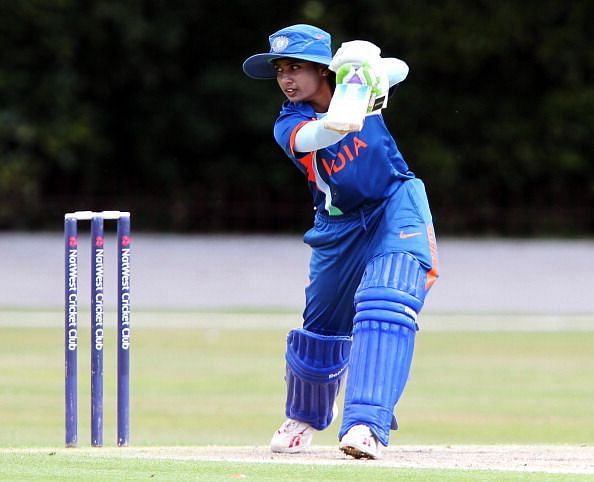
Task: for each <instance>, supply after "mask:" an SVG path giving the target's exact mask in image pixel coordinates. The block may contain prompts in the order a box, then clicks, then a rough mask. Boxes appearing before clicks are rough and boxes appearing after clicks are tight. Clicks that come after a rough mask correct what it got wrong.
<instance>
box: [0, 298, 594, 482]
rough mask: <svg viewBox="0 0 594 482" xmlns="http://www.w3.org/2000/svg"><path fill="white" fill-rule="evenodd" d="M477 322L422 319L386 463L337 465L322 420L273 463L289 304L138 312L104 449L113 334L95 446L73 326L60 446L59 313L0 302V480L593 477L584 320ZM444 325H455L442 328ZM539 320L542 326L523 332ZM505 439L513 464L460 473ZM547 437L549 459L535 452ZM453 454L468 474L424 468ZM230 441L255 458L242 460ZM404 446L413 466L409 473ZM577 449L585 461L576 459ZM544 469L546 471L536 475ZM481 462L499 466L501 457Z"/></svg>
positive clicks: (291, 316) (593, 396)
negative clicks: (125, 419)
mask: <svg viewBox="0 0 594 482" xmlns="http://www.w3.org/2000/svg"><path fill="white" fill-rule="evenodd" d="M482 318H485V316H484V315H476V316H472V315H468V314H467V315H465V316H460V317H456V316H454V315H450V317H449V318H448V317H445V318H440V317H438V316H435V315H434V316H431V315H427V316H426V317H425V322H426V329H425V330H423V331H421V332H420V334H419V337H418V342H417V352H416V354H415V360H414V366H413V371H412V376H411V380H410V383H409V386H408V387H407V390H406V393H405V396H404V399H403V400H402V402H401V403H400V405H399V408H398V411H397V414H396V415H397V417H398V419H399V422H400V427H401V429H400V430H399V431H398V432H396V433H395V434H394V435H393V436H392V443H393V447H394V448H393V449H391V451H389V452H388V454H387V457H386V459H387V462H390V460H392V461H393V462H394V463H393V464H391V466H387V465H390V464H386V460H385V461H384V462H383V463H379V462H378V463H374V462H369V461H367V462H361V461H352V460H345V459H344V458H342V457H341V456H340V454H339V453H338V451H335V449H334V447H335V446H336V429H337V428H336V427H334V426H333V427H331V429H329V430H328V431H327V432H324V433H321V434H318V436H317V437H316V439H315V444H316V446H319V447H318V450H319V453H318V456H317V457H315V454H312V458H311V459H310V460H301V461H299V460H298V459H293V460H290V459H289V460H287V457H286V456H284V457H280V458H278V457H277V458H271V457H270V454H268V452H267V451H266V449H265V446H266V444H267V443H268V441H269V438H270V435H271V430H273V429H274V428H276V426H277V425H278V424H279V423H280V422H281V421H282V420H283V413H282V407H283V404H284V400H283V397H284V392H283V370H284V364H283V353H284V337H285V334H286V331H287V329H288V328H290V326H291V325H292V324H293V322H294V321H293V320H295V319H298V313H293V312H253V311H252V312H234V313H229V312H204V311H184V312H177V313H176V312H170V311H167V312H162V313H159V312H155V311H151V312H137V313H135V330H134V337H133V348H132V350H133V351H132V390H131V391H132V430H131V432H132V437H131V445H132V446H131V447H130V448H128V449H115V448H114V446H115V443H114V442H115V419H114V416H115V415H114V407H115V389H114V376H113V374H114V372H115V354H114V350H113V348H114V347H113V345H114V343H113V337H115V332H114V330H113V329H111V330H109V331H108V341H107V346H106V354H105V372H106V373H105V400H106V407H105V442H106V447H105V448H103V449H93V450H89V449H88V448H87V447H88V441H89V395H88V391H89V376H88V374H89V351H88V343H87V342H86V340H87V339H88V336H89V333H88V330H84V329H83V330H81V334H80V336H81V348H80V353H79V373H80V374H81V378H80V380H79V385H80V386H79V391H80V399H79V419H80V427H79V441H80V443H79V445H80V447H81V449H70V450H65V449H63V448H62V447H63V441H64V420H63V417H64V406H63V404H64V402H63V382H64V378H63V377H64V373H63V371H64V366H63V359H64V352H63V331H62V321H61V320H62V313H61V312H60V311H59V310H52V311H39V310H38V311H21V310H3V311H0V363H1V365H0V366H2V370H1V371H0V417H1V426H2V430H1V431H0V459H1V460H2V474H0V479H3V480H63V479H65V478H68V479H69V480H88V479H89V478H91V476H92V478H93V479H94V480H123V479H126V480H140V479H145V478H148V477H149V476H150V477H156V478H158V479H160V480H173V479H177V480H209V481H210V480H229V479H232V478H245V479H247V480H361V479H366V480H457V481H458V480H488V481H490V480H498V481H500V480H527V481H536V480H538V481H545V480H551V481H557V480H594V462H592V456H594V450H593V444H594V440H593V435H592V433H593V427H594V411H593V410H592V400H594V377H593V376H592V374H593V373H594V359H593V358H592V356H591V354H592V347H593V346H594V331H590V330H589V328H590V327H592V326H593V322H594V320H593V319H592V318H590V317H587V316H582V317H578V316H576V317H567V318H565V319H563V318H561V317H558V316H557V317H555V318H554V319H548V320H546V319H545V320H544V324H543V323H535V321H537V319H538V318H537V319H534V318H531V317H521V316H517V317H514V316H513V315H508V316H491V317H487V318H486V320H485V321H486V322H485V323H483V322H482ZM455 319H458V320H459V323H458V324H457V325H456V324H454V325H452V323H448V320H455ZM489 326H492V327H496V326H498V327H500V328H501V327H503V328H504V330H503V331H501V330H491V329H488V327H489ZM538 326H541V327H542V326H548V329H547V330H546V331H542V330H540V331H535V330H534V328H535V327H538ZM481 327H482V328H481ZM485 327H487V329H485ZM506 327H507V328H506ZM110 332H111V334H112V335H113V337H112V340H111V342H110V340H109V333H110ZM509 444H513V445H521V446H522V447H525V446H531V447H533V449H534V451H533V452H529V453H528V454H524V455H523V456H524V457H526V458H525V459H524V460H523V464H522V463H521V462H522V460H519V461H518V460H516V463H517V464H519V467H520V472H498V471H496V472H493V471H477V470H473V469H472V468H473V467H474V468H475V469H476V468H481V465H480V461H481V460H482V461H486V460H487V458H488V457H487V454H488V450H486V451H485V452H484V453H483V454H482V455H481V452H480V450H479V451H478V453H477V449H476V448H477V446H479V445H480V446H485V445H486V446H493V445H496V446H497V447H499V450H502V447H504V445H505V446H508V445H509ZM209 446H223V447H224V448H225V450H233V447H236V453H235V455H234V452H223V455H219V457H218V458H217V457H211V461H207V460H209V459H208V458H204V457H203V456H202V457H201V454H202V455H204V453H203V451H204V449H205V447H209ZM399 446H400V447H402V450H401V451H400V452H399V451H398V447H399ZM548 446H553V447H554V448H555V447H557V448H558V449H559V450H561V452H551V453H550V454H549V455H548V456H547V455H546V450H547V447H548ZM574 446H575V450H565V452H563V449H564V447H565V448H567V447H574ZM172 447H179V448H177V449H175V448H172ZM240 447H243V449H240ZM415 447H417V448H418V450H414V448H415ZM464 447H467V448H466V449H464V450H466V456H467V457H470V459H468V460H466V464H465V465H464V463H463V464H462V465H459V467H461V468H465V469H466V470H463V471H461V470H450V469H447V470H446V469H445V468H444V467H448V465H447V464H445V465H443V466H441V468H440V467H439V466H438V467H437V468H431V466H430V465H429V464H428V463H429V462H430V461H431V459H432V458H435V459H436V458H437V456H438V455H439V454H440V453H441V456H442V457H443V458H444V460H445V461H447V460H448V458H449V459H451V458H454V459H455V458H456V457H458V456H460V454H459V452H462V454H464V453H465V452H464V450H457V448H464ZM472 447H475V449H472ZM522 447H518V449H517V452H518V453H521V450H522ZM539 448H540V449H539ZM241 450H243V451H244V452H243V453H244V455H245V454H246V453H247V454H249V453H252V452H253V455H254V456H255V457H256V458H255V459H254V458H250V457H248V456H245V457H241V456H239V455H238V454H241V453H242V452H241ZM448 450H449V452H448ZM246 451H247V452H246ZM407 451H408V452H407ZM432 451H433V452H432ZM440 451H441V452H440ZM444 451H445V452H444ZM473 452H474V455H472V453H473ZM444 453H445V456H444ZM511 453H512V454H513V451H512V452H511ZM560 453H561V454H563V453H564V454H565V456H566V457H578V458H576V459H575V460H576V462H575V464H577V465H576V466H573V465H572V459H569V460H565V461H563V460H557V464H556V465H555V464H553V465H550V464H549V465H547V466H544V465H542V464H543V463H544V462H545V461H544V460H539V457H540V459H546V458H547V457H549V458H550V457H557V456H559V454H560ZM572 453H573V455H571V454H572ZM584 453H585V455H584ZM258 454H260V455H259V457H260V458H259V459H258ZM403 454H408V456H409V457H408V458H410V460H411V461H414V460H421V461H423V462H424V463H422V464H421V463H420V464H417V467H416V468H415V464H414V463H412V462H411V463H409V464H408V465H409V466H410V467H408V468H406V467H407V457H403ZM535 454H540V455H538V456H537V455H535ZM543 454H544V455H543ZM580 454H581V455H580ZM495 455H497V454H495ZM508 455H509V454H508ZM579 456H581V457H586V458H584V460H582V461H579V460H578V459H579ZM587 457H590V460H589V461H588V460H586V459H587ZM499 458H500V459H501V460H504V459H505V457H504V455H502V454H500V457H499ZM518 458H519V456H518V457H516V459H518ZM494 459H495V460H494V462H497V460H496V459H497V457H494ZM398 461H399V464H400V465H399V464H398V463H396V462H398ZM255 462H258V463H255ZM262 462H265V463H262ZM287 462H300V463H299V465H296V464H295V463H290V464H288V463H287ZM450 462H451V460H450ZM553 462H554V461H553ZM477 463H478V464H477ZM539 464H540V465H539ZM580 464H581V465H580ZM451 466H452V464H451V463H450V465H449V467H451ZM469 466H470V467H469ZM578 466H579V467H578ZM419 467H425V468H419ZM543 467H544V468H545V469H546V470H547V471H548V473H547V474H544V473H542V472H539V470H544V469H543ZM580 467H581V469H580V470H577V469H579V468H580ZM492 468H495V469H501V468H502V467H501V463H499V464H497V463H495V465H494V466H493V467H492ZM503 468H507V469H513V468H514V467H511V466H510V467H503ZM516 468H517V467H516ZM535 471H536V472H535ZM557 472H558V473H557ZM572 472H574V473H573V474H572V475H568V474H569V473H572ZM575 472H582V474H579V473H575ZM588 474H590V475H588Z"/></svg>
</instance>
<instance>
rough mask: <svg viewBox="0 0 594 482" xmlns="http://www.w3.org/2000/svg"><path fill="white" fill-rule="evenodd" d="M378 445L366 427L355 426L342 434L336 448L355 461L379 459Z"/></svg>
mask: <svg viewBox="0 0 594 482" xmlns="http://www.w3.org/2000/svg"><path fill="white" fill-rule="evenodd" d="M380 445H381V444H380V442H379V441H378V440H377V438H376V437H375V435H373V434H372V433H371V430H369V427H368V426H367V425H355V426H354V427H351V428H350V430H349V431H348V432H347V433H345V434H344V437H342V439H341V440H340V443H339V445H338V448H339V449H340V450H342V451H343V452H344V453H345V454H347V455H350V456H351V457H354V458H356V459H379V458H380V451H381V450H380Z"/></svg>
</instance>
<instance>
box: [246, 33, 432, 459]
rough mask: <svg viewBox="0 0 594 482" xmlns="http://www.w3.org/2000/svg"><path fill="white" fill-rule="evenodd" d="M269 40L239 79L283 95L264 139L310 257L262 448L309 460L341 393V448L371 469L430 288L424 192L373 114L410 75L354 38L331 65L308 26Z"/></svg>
mask: <svg viewBox="0 0 594 482" xmlns="http://www.w3.org/2000/svg"><path fill="white" fill-rule="evenodd" d="M269 41H270V51H269V52H267V53H260V54H256V55H253V56H251V57H249V58H248V59H246V60H245V62H244V63H243V70H244V72H245V73H246V74H247V75H248V76H249V77H251V78H254V79H276V81H277V83H278V86H279V87H280V89H281V90H282V92H283V93H284V95H285V96H286V99H287V100H286V101H285V102H284V103H283V105H282V108H281V111H280V114H279V116H278V118H277V120H276V122H275V124H274V138H275V140H276V142H277V143H278V145H279V146H280V147H281V148H282V150H283V151H284V153H285V154H286V155H287V157H288V158H289V159H290V160H291V161H292V162H293V163H294V164H295V166H296V167H297V168H298V169H299V170H300V171H301V172H302V173H303V174H304V176H305V177H306V179H307V183H308V185H309V188H310V190H311V194H312V197H313V204H314V210H315V215H314V222H313V227H312V228H311V229H310V230H309V231H307V232H306V233H305V236H304V241H305V243H307V244H308V245H309V246H310V247H311V249H312V252H311V260H310V265H309V278H310V279H309V285H308V286H307V287H306V290H305V295H306V303H305V309H304V312H303V324H302V327H301V328H297V329H294V330H292V331H290V332H289V334H288V337H287V347H286V356H285V358H286V376H285V381H286V389H287V398H286V406H285V414H286V417H287V420H286V421H285V422H284V423H283V424H282V425H281V426H280V428H279V429H278V430H277V431H276V432H275V433H274V435H273V437H272V440H271V449H272V451H273V452H283V453H296V452H301V451H304V450H306V449H307V448H308V447H309V446H310V444H311V442H312V436H313V435H314V433H315V432H316V431H319V430H324V429H326V428H327V427H328V426H329V425H330V424H331V423H332V422H333V421H334V420H335V419H336V418H337V404H336V397H337V395H338V393H339V389H340V388H341V385H343V384H345V387H346V388H345V400H344V410H343V416H342V424H341V426H340V429H339V432H338V438H339V448H340V450H342V451H343V452H344V453H346V454H347V455H350V456H352V457H355V458H370V459H375V458H379V457H380V456H381V452H380V449H381V447H382V446H387V445H388V443H389V435H390V429H396V428H397V425H396V420H395V418H394V415H393V413H394V409H395V406H396V404H397V402H398V400H399V399H400V397H401V395H402V392H403V390H404V387H405V385H406V382H407V379H408V376H409V372H410V366H411V361H412V357H413V351H414V345H415V335H416V332H417V330H418V324H417V317H418V315H419V312H420V311H421V308H422V307H423V303H424V300H425V296H426V294H427V292H428V290H429V288H430V287H431V285H432V284H433V283H434V281H435V280H436V279H437V276H438V273H437V247H436V242H435V235H434V230H433V223H432V217H431V212H430V210H429V205H428V202H427V196H426V193H425V188H424V185H423V183H422V182H421V181H420V180H419V179H418V178H416V177H415V175H414V174H413V172H411V171H410V170H409V167H408V165H407V164H406V162H405V160H404V158H403V156H402V154H401V152H400V151H399V149H398V146H397V145H396V141H395V140H394V138H393V137H392V135H391V134H390V132H389V131H388V129H387V127H386V125H385V123H384V119H383V117H382V114H381V110H382V109H383V108H385V107H386V106H387V100H388V96H389V94H390V93H391V92H392V91H393V90H394V87H395V86H396V84H398V83H400V82H402V81H403V80H404V79H405V78H406V76H407V74H408V66H407V65H406V64H405V63H404V62H403V61H401V60H398V59H395V58H382V57H381V55H380V53H381V51H380V49H379V48H378V47H377V46H376V45H374V44H372V43H370V42H366V41H361V40H354V41H351V42H345V43H343V45H342V46H341V48H340V49H338V51H337V52H336V54H334V55H333V54H332V50H331V37H330V35H329V34H328V33H327V32H325V31H323V30H321V29H319V28H317V27H314V26H311V25H304V24H299V25H293V26H290V27H287V28H283V29H282V30H279V31H278V32H275V33H274V34H272V35H271V36H270V37H269ZM343 84H348V85H343ZM339 87H340V89H339ZM339 92H340V95H339ZM365 95H367V96H368V97H365ZM362 96H363V97H362ZM361 98H364V99H365V101H364V103H365V110H364V112H363V114H361V111H360V106H361ZM357 116H359V117H360V118H358V117H357ZM361 116H362V117H361ZM347 118H348V119H347ZM343 121H344V122H343ZM347 369H348V380H347V378H346V374H347Z"/></svg>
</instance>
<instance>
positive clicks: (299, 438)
mask: <svg viewBox="0 0 594 482" xmlns="http://www.w3.org/2000/svg"><path fill="white" fill-rule="evenodd" d="M336 417H338V405H337V404H336V403H334V405H333V406H332V420H331V421H330V423H331V424H332V423H333V422H334V420H336ZM315 432H317V430H316V429H315V428H313V427H312V426H311V425H310V424H309V423H306V422H300V421H298V420H293V419H292V418H288V419H287V420H285V422H284V423H283V424H282V425H281V426H280V427H279V429H278V430H277V431H276V432H274V435H273V436H272V440H271V441H270V450H272V451H273V452H280V453H285V454H296V453H299V452H303V451H304V450H306V449H307V448H308V447H309V446H310V445H311V439H312V438H313V434H314V433H315Z"/></svg>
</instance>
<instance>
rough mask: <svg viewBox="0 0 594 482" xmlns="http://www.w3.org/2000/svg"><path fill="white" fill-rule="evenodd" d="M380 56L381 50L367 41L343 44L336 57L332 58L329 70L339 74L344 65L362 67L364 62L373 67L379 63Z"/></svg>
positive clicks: (353, 41) (352, 41)
mask: <svg viewBox="0 0 594 482" xmlns="http://www.w3.org/2000/svg"><path fill="white" fill-rule="evenodd" d="M380 54H381V50H380V48H379V47H378V46H377V45H375V44H373V43H371V42H368V41H366V40H351V41H350V42H343V43H342V45H341V46H340V48H339V49H338V50H337V51H336V53H335V54H334V57H332V61H331V62H330V65H329V66H328V68H329V69H330V70H332V71H333V72H338V69H340V67H342V66H343V65H344V64H354V65H356V66H361V65H363V63H364V62H367V63H368V64H370V65H373V64H375V63H376V62H379V59H380Z"/></svg>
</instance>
